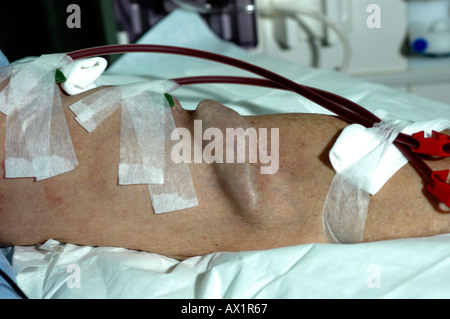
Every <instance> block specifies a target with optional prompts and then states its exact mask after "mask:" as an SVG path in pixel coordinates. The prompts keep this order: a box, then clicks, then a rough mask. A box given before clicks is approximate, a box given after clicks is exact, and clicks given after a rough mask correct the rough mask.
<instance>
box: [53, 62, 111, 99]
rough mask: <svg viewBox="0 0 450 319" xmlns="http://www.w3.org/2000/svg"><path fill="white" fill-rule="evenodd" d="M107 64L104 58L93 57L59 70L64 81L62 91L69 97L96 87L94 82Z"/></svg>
mask: <svg viewBox="0 0 450 319" xmlns="http://www.w3.org/2000/svg"><path fill="white" fill-rule="evenodd" d="M107 65H108V62H107V61H106V60H105V59H104V58H99V57H94V58H88V59H82V60H76V61H73V62H72V63H70V64H68V65H66V66H64V67H62V68H61V72H62V73H63V74H64V76H65V78H66V81H65V82H64V83H62V84H61V87H62V89H63V90H64V91H65V92H66V93H67V94H69V95H77V94H80V93H83V92H86V91H89V90H92V89H94V88H96V87H97V84H96V83H95V81H96V80H97V79H98V78H99V77H100V75H102V73H103V71H105V69H106V67H107Z"/></svg>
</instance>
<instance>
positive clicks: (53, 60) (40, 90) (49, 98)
mask: <svg viewBox="0 0 450 319" xmlns="http://www.w3.org/2000/svg"><path fill="white" fill-rule="evenodd" d="M70 62H71V59H70V58H69V57H68V56H66V55H64V54H55V55H44V56H41V57H40V58H38V59H36V60H33V61H31V62H26V63H16V64H12V65H11V67H12V69H11V73H10V81H9V84H8V85H7V86H6V87H5V89H4V90H3V91H2V92H1V93H0V106H1V108H0V110H1V111H2V112H3V113H5V114H6V115H7V121H6V141H5V155H6V156H5V171H6V173H5V175H6V177H7V178H21V177H36V178H37V179H43V178H49V177H52V176H55V175H58V174H62V173H65V172H67V171H69V170H72V169H74V168H75V166H76V165H78V162H77V159H76V156H75V152H74V150H73V145H72V140H71V138H70V134H69V130H68V126H67V123H66V119H65V115H64V112H63V109H62V102H61V99H60V96H59V92H58V88H57V85H56V83H55V72H56V69H57V68H60V67H61V66H63V65H66V64H67V63H70Z"/></svg>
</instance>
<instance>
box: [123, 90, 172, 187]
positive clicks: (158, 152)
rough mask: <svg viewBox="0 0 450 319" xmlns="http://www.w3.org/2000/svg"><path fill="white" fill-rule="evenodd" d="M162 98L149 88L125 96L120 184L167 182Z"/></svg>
mask: <svg viewBox="0 0 450 319" xmlns="http://www.w3.org/2000/svg"><path fill="white" fill-rule="evenodd" d="M163 98H164V96H163V95H162V94H159V93H152V92H148V91H147V92H143V93H138V94H137V95H135V96H130V97H128V98H123V100H122V119H121V123H122V124H121V129H120V164H119V184H120V185H130V184H162V183H164V140H165V136H164V108H163V105H164V100H163Z"/></svg>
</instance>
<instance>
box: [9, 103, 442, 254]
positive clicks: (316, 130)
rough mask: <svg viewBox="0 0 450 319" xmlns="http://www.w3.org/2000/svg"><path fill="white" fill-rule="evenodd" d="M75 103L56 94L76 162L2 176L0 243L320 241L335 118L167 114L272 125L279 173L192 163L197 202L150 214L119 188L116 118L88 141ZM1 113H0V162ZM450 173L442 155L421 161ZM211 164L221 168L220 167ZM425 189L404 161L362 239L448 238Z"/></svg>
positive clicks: (138, 196) (166, 245) (211, 107)
mask: <svg viewBox="0 0 450 319" xmlns="http://www.w3.org/2000/svg"><path fill="white" fill-rule="evenodd" d="M79 98H80V97H64V103H65V111H66V116H67V119H68V123H69V128H70V132H71V135H72V140H73V143H74V146H75V150H76V153H77V157H78V160H79V163H80V165H79V166H78V167H77V168H76V169H75V170H74V171H71V172H69V173H66V174H63V175H60V176H57V177H53V178H51V179H48V180H44V181H41V182H35V181H34V180H33V179H4V178H3V176H4V171H3V170H4V166H2V167H1V168H0V170H1V172H0V174H1V176H2V177H1V179H0V244H3V245H33V244H38V243H42V242H43V241H45V240H47V239H49V238H53V239H57V240H59V241H62V242H70V243H75V244H81V245H89V246H120V247H126V248H130V249H137V250H144V251H151V252H156V253H160V254H164V255H168V256H172V257H176V258H185V257H188V256H193V255H201V254H206V253H210V252H215V251H241V250H254V249H267V248H273V247H280V246H288V245H295V244H303V243H311V242H317V243H324V242H325V237H324V235H323V231H322V208H323V204H324V200H325V197H326V194H327V192H328V187H329V185H330V183H331V180H332V178H333V176H334V171H333V169H332V168H331V166H330V163H329V161H328V150H329V148H330V147H331V146H332V144H333V141H334V139H335V138H336V137H337V135H338V134H339V132H340V131H341V130H342V128H344V127H345V126H346V124H345V123H344V122H343V121H341V120H339V119H338V118H335V117H330V116H322V115H308V114H280V115H270V116H259V117H246V118H243V117H240V116H239V115H237V114H236V113H235V112H233V111H231V110H230V109H228V108H226V107H224V106H222V105H220V104H218V103H216V102H213V101H205V102H202V103H201V104H200V105H199V106H198V108H197V110H196V111H194V112H187V111H185V110H183V109H182V108H181V106H180V105H179V104H178V103H176V106H175V107H174V108H173V109H172V112H173V114H174V119H175V122H176V124H177V126H178V127H186V128H189V129H192V123H193V121H194V120H195V119H202V120H203V127H204V129H205V128H206V127H208V126H212V127H219V128H224V127H225V126H224V125H225V124H224V123H230V125H231V124H232V123H239V124H242V125H245V124H247V125H249V126H252V127H255V128H259V127H261V128H272V127H274V128H279V142H280V145H279V150H280V164H279V170H278V172H277V173H276V174H273V175H262V174H260V171H259V169H258V167H257V166H255V164H206V163H202V164H190V168H191V172H192V176H193V180H194V184H195V190H196V193H197V197H198V201H199V206H198V207H196V208H192V209H186V210H183V211H179V212H173V213H167V214H162V215H155V214H154V213H153V210H152V205H151V201H150V197H149V193H148V188H147V186H143V185H135V186H118V184H117V181H118V175H117V174H118V173H117V172H118V170H117V165H118V161H119V139H120V112H116V113H115V114H114V115H113V116H111V117H110V118H109V119H108V120H107V121H106V122H104V123H103V124H102V125H101V126H99V127H98V128H97V130H96V131H94V132H92V133H87V132H86V131H85V130H84V129H83V128H82V127H81V126H80V125H79V124H78V123H77V122H76V121H75V120H74V115H73V114H72V113H71V112H70V111H68V108H67V105H69V104H71V103H73V102H74V100H76V99H79ZM4 132H5V117H4V116H1V117H0V141H1V142H0V143H1V144H2V147H1V148H0V161H1V162H3V160H4V147H3V141H4ZM429 164H430V166H431V167H432V168H433V169H445V168H448V167H450V162H449V160H448V159H446V160H441V161H431V162H430V163H429ZM218 165H222V166H220V167H218ZM436 205H437V203H436V202H435V201H434V199H432V198H430V197H428V196H427V194H426V192H425V193H424V190H423V182H422V180H421V179H420V177H419V176H418V174H417V173H416V172H415V171H414V169H413V168H412V167H411V166H410V165H406V166H405V167H404V168H402V169H401V170H400V171H399V172H398V173H397V174H396V175H395V176H394V177H393V178H392V179H391V180H390V181H389V182H388V183H387V184H386V185H385V186H384V187H383V188H382V190H381V191H380V192H379V193H378V194H377V195H376V196H375V197H373V198H372V200H371V204H370V209H369V213H368V219H367V224H366V229H365V233H364V238H365V240H367V241H374V240H382V239H389V238H403V237H415V236H428V235H434V234H439V233H446V232H449V230H450V215H445V214H441V213H439V212H438V211H437V209H436V207H437V206H436Z"/></svg>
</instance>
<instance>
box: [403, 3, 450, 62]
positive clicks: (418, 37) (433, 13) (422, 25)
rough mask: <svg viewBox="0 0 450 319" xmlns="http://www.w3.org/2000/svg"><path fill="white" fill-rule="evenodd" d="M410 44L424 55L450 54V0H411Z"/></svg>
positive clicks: (415, 50) (409, 10)
mask: <svg viewBox="0 0 450 319" xmlns="http://www.w3.org/2000/svg"><path fill="white" fill-rule="evenodd" d="M408 16H409V44H410V49H411V50H412V52H413V53H416V54H422V55H424V56H443V55H449V54H450V1H449V0H409V1H408Z"/></svg>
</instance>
